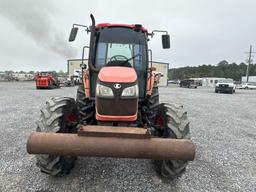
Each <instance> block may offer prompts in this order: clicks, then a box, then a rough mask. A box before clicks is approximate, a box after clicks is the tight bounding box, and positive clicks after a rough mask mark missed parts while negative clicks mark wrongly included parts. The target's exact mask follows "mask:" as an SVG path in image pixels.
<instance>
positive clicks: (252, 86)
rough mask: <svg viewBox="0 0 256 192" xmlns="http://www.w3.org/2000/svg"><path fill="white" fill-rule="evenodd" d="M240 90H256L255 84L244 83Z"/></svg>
mask: <svg viewBox="0 0 256 192" xmlns="http://www.w3.org/2000/svg"><path fill="white" fill-rule="evenodd" d="M241 88H242V89H256V83H244V84H242V85H241Z"/></svg>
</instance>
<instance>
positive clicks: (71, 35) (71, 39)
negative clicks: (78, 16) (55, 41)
mask: <svg viewBox="0 0 256 192" xmlns="http://www.w3.org/2000/svg"><path fill="white" fill-rule="evenodd" d="M77 31H78V27H73V28H72V29H71V32H70V35H69V39H68V41H69V42H71V41H74V40H75V39H76V35H77Z"/></svg>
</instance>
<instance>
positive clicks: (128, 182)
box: [0, 82, 256, 192]
mask: <svg viewBox="0 0 256 192" xmlns="http://www.w3.org/2000/svg"><path fill="white" fill-rule="evenodd" d="M160 93H161V98H160V99H161V101H162V102H177V103H181V104H183V105H184V108H185V109H186V110H187V111H188V115H189V119H190V121H191V124H190V125H191V135H192V140H193V142H194V143H195V145H196V159H195V161H193V162H190V164H189V165H188V167H187V170H186V172H185V173H184V174H183V175H182V176H181V177H179V178H178V179H176V180H174V181H169V180H165V179H161V178H160V177H159V176H158V175H157V174H156V173H155V171H154V169H153V165H152V161H151V160H138V159H113V158H84V157H79V158H78V160H77V162H76V166H75V168H74V169H73V170H72V172H71V174H70V175H68V176H65V177H51V176H47V175H45V174H42V173H40V171H39V170H38V168H37V167H36V166H35V157H34V156H33V155H28V154H27V153H26V140H27V138H28V136H29V135H30V133H31V132H32V131H34V130H35V127H36V126H35V122H36V120H37V119H38V117H39V111H40V108H41V107H42V106H43V105H44V103H45V101H46V100H48V99H49V98H50V97H54V96H71V97H75V94H76V88H61V89H55V90H36V89H35V86H34V83H32V82H29V83H21V82H19V83H3V82H2V83H0V106H1V107H0V126H1V127H0V146H1V147H0V152H1V156H0V191H3V192H4V191H8V192H9V191H41V192H42V191H52V192H53V191H54V192H57V191H158V192H159V191H189V192H190V191H232V192H234V191H249V192H255V191H256V91H253V90H237V91H236V93H235V94H233V95H231V94H216V93H214V92H213V89H209V88H202V87H200V88H198V89H186V88H178V87H175V86H171V87H164V88H160Z"/></svg>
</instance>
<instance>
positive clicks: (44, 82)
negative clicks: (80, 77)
mask: <svg viewBox="0 0 256 192" xmlns="http://www.w3.org/2000/svg"><path fill="white" fill-rule="evenodd" d="M35 80H36V88H37V89H42V88H45V89H52V88H58V87H59V86H60V82H59V80H58V75H57V73H56V72H54V71H42V72H38V73H36V76H35Z"/></svg>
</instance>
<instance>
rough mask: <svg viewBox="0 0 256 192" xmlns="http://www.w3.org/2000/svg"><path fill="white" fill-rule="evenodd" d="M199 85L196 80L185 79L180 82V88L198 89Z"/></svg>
mask: <svg viewBox="0 0 256 192" xmlns="http://www.w3.org/2000/svg"><path fill="white" fill-rule="evenodd" d="M197 86H198V85H197V84H196V82H195V80H192V79H184V80H181V81H180V87H187V88H197Z"/></svg>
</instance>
